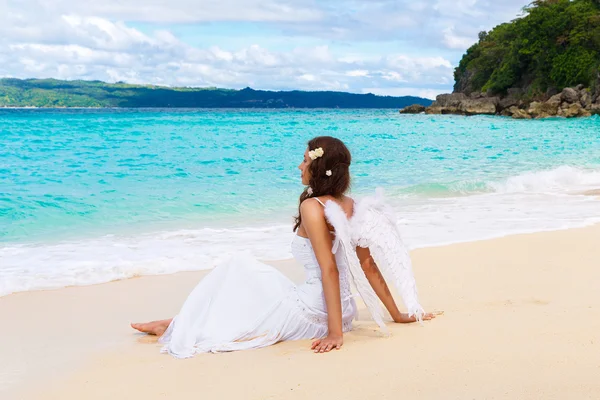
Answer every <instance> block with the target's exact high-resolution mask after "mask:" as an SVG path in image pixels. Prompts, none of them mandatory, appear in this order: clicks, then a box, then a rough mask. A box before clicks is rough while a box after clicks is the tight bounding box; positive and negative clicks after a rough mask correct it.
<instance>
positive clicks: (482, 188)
mask: <svg viewBox="0 0 600 400" xmlns="http://www.w3.org/2000/svg"><path fill="white" fill-rule="evenodd" d="M598 189H600V170H598V169H584V168H578V167H573V166H569V165H563V166H560V167H557V168H553V169H549V170H540V171H529V172H523V173H520V174H518V175H515V176H511V177H508V178H504V179H497V180H491V181H490V180H487V181H485V180H478V179H467V180H458V181H451V182H434V183H421V184H417V185H413V186H409V187H405V188H402V189H401V190H399V191H398V194H404V195H417V196H419V197H434V198H435V197H454V196H470V195H474V194H482V193H562V194H582V193H584V192H586V191H589V190H598Z"/></svg>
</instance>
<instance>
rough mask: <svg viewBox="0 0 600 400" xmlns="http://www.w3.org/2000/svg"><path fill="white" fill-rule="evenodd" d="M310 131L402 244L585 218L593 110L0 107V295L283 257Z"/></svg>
mask: <svg viewBox="0 0 600 400" xmlns="http://www.w3.org/2000/svg"><path fill="white" fill-rule="evenodd" d="M317 135H331V136H336V137H339V138H341V139H342V140H344V141H345V142H346V143H347V144H348V146H349V148H350V150H351V151H352V153H353V157H354V160H353V165H352V172H353V176H354V181H353V189H352V193H353V195H355V196H361V195H364V194H368V193H372V192H373V191H374V190H375V188H376V187H383V188H384V189H385V191H386V193H387V195H388V196H389V199H390V202H391V203H392V204H393V206H394V208H395V209H396V210H397V212H398V216H399V223H400V224H401V227H402V229H403V232H404V234H405V238H406V241H407V242H408V243H409V245H410V246H411V247H422V246H432V245H437V244H444V243H451V242H457V241H467V240H478V239H484V238H489V237H496V236H502V235H506V234H510V233H516V232H533V231H539V230H548V229H562V228H568V227H574V226H583V225H587V224H591V223H594V222H600V201H599V200H598V199H597V198H596V197H593V196H589V195H584V193H585V192H586V191H589V190H594V189H600V118H598V117H593V118H586V119H573V120H564V119H549V120H543V121H516V120H512V119H508V118H502V117H483V116H477V117H459V116H429V115H400V114H398V112H397V111H396V110H195V109H186V110H155V109H153V110H121V109H119V110H113V109H104V110H84V109H82V110H37V109H35V110H29V109H24V110H0V295H5V294H8V293H11V292H16V291H24V290H33V289H43V288H55V287H61V286H66V285H82V284H92V283H99V282H105V281H109V280H113V279H121V278H126V277H131V276H136V275H144V274H163V273H172V272H175V271H181V270H193V269H205V268H211V267H213V266H214V265H215V264H216V263H218V262H220V261H222V260H223V259H225V258H227V257H228V255H230V254H231V253H232V252H233V251H236V250H245V249H249V250H251V251H252V252H253V253H254V254H255V255H256V256H257V257H260V258H262V259H277V258H287V257H289V256H290V253H289V249H288V244H289V241H290V240H291V238H292V236H291V235H292V234H293V233H292V231H291V221H292V218H291V217H292V215H293V214H294V213H295V211H296V207H297V198H298V195H299V193H300V192H301V190H302V186H301V183H300V173H299V171H298V169H297V165H298V164H299V163H300V162H301V159H302V156H303V152H304V149H305V145H306V141H307V140H308V139H310V138H311V137H313V136H317Z"/></svg>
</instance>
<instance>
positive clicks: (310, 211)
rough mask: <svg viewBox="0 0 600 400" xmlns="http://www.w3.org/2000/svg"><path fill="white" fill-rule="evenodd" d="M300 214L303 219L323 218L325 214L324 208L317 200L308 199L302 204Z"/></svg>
mask: <svg viewBox="0 0 600 400" xmlns="http://www.w3.org/2000/svg"><path fill="white" fill-rule="evenodd" d="M300 214H302V217H303V218H305V217H308V218H310V217H323V216H324V215H325V212H324V211H323V206H322V205H321V204H320V203H319V202H318V201H317V200H315V199H312V198H311V199H306V200H304V201H303V202H302V204H300Z"/></svg>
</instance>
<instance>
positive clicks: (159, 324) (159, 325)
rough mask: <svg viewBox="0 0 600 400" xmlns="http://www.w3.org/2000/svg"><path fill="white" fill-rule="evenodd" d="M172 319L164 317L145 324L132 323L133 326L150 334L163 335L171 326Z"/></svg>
mask: <svg viewBox="0 0 600 400" xmlns="http://www.w3.org/2000/svg"><path fill="white" fill-rule="evenodd" d="M170 323H171V319H163V320H161V321H152V322H147V323H144V324H139V323H137V324H131V327H132V328H133V329H135V330H138V331H140V332H143V333H147V334H149V335H156V336H162V334H163V333H165V331H166V330H167V328H168V327H169V324H170Z"/></svg>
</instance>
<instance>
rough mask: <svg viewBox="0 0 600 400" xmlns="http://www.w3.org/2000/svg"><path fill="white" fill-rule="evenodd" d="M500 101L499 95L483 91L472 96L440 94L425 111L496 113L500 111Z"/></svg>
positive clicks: (436, 112) (475, 113)
mask: <svg viewBox="0 0 600 400" xmlns="http://www.w3.org/2000/svg"><path fill="white" fill-rule="evenodd" d="M498 103H499V99H498V98H497V97H485V96H484V95H482V94H481V93H475V94H471V95H470V96H467V95H465V94H464V93H451V94H440V95H439V96H437V97H436V99H435V101H434V102H433V104H431V106H430V107H428V108H427V110H426V111H425V112H426V113H428V114H460V115H477V114H489V115H494V114H496V113H497V112H498V109H497V106H498Z"/></svg>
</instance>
